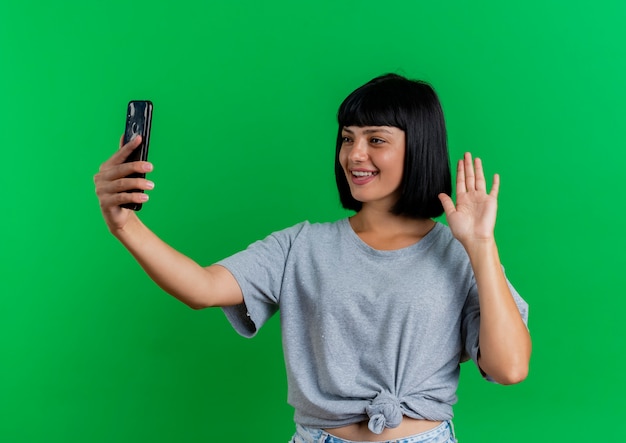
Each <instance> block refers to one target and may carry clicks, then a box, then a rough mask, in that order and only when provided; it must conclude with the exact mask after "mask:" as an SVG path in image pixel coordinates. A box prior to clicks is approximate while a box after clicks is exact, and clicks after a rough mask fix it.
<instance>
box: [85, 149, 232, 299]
mask: <svg viewBox="0 0 626 443" xmlns="http://www.w3.org/2000/svg"><path fill="white" fill-rule="evenodd" d="M140 142H141V140H140V137H137V138H135V139H134V140H132V141H130V142H129V143H127V144H126V145H124V146H122V147H121V148H120V149H119V151H117V152H116V153H115V154H114V155H113V156H112V157H111V158H110V159H109V160H107V161H106V162H104V163H103V164H102V166H101V167H100V170H99V172H98V173H97V174H96V175H95V176H94V183H95V185H96V194H97V196H98V200H99V201H100V209H101V211H102V215H103V217H104V219H105V222H106V224H107V226H108V227H109V230H110V231H111V233H112V234H113V235H114V236H115V237H116V238H117V239H118V240H119V241H120V242H121V243H122V244H123V245H124V246H125V247H126V249H128V250H129V251H130V253H131V254H132V255H133V256H134V257H135V259H136V260H137V262H138V263H139V264H140V265H141V267H142V268H143V269H144V270H145V271H146V273H147V274H148V275H149V276H150V278H152V280H154V281H155V283H157V284H158V285H159V286H160V287H161V288H163V290H165V291H166V292H168V293H169V294H171V295H173V296H174V297H176V298H177V299H179V300H180V301H182V302H183V303H185V304H186V305H188V306H190V307H192V308H194V309H200V308H204V307H209V306H227V305H235V304H239V303H242V302H243V296H242V294H241V289H240V288H239V285H238V284H237V281H236V280H235V278H234V277H233V276H232V274H231V273H230V272H228V271H227V270H226V269H225V268H223V267H221V266H216V265H213V266H209V267H207V268H203V267H202V266H200V265H198V264H197V263H196V262H194V261H193V260H191V259H190V258H189V257H186V256H185V255H183V254H181V253H180V252H178V251H176V250H175V249H173V248H171V247H170V246H169V245H167V244H166V243H165V242H163V241H162V240H161V239H159V238H158V237H157V236H156V235H155V234H154V233H153V232H152V231H150V229H148V227H146V225H144V224H143V223H142V222H141V220H140V219H139V217H137V214H136V213H135V211H132V210H129V209H125V208H121V207H120V206H119V205H120V204H122V203H130V202H134V203H139V202H145V201H147V200H148V196H147V194H143V193H138V192H134V193H129V192H125V191H127V190H130V189H143V190H149V189H152V188H153V187H154V184H153V183H152V182H151V181H149V180H146V179H142V178H126V176H127V175H129V174H130V173H132V172H149V171H151V170H152V165H151V164H150V163H148V162H133V163H124V160H125V159H126V157H128V154H130V152H131V151H132V150H133V149H135V148H136V147H137V146H139V143H140ZM120 144H121V143H120Z"/></svg>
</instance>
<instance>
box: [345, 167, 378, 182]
mask: <svg viewBox="0 0 626 443" xmlns="http://www.w3.org/2000/svg"><path fill="white" fill-rule="evenodd" d="M350 175H351V179H352V183H354V184H355V185H365V184H367V183H369V182H371V181H372V180H374V178H375V177H376V176H377V175H378V171H366V170H351V171H350Z"/></svg>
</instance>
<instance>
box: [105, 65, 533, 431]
mask: <svg viewBox="0 0 626 443" xmlns="http://www.w3.org/2000/svg"><path fill="white" fill-rule="evenodd" d="M338 120H339V129H338V136H337V147H336V161H335V173H336V181H337V187H338V189H339V196H340V199H341V202H342V204H343V206H344V207H345V208H347V209H351V210H354V211H355V214H354V215H353V216H352V217H349V218H347V219H342V220H339V221H337V222H333V223H316V224H310V223H308V222H303V223H300V224H298V225H296V226H293V227H291V228H288V229H285V230H282V231H279V232H275V233H273V234H271V235H270V236H268V237H267V238H265V239H264V240H262V241H258V242H256V243H254V244H252V245H251V246H249V247H248V248H247V249H246V250H244V251H241V252H239V253H237V254H235V255H233V256H231V257H229V258H226V259H224V260H222V261H221V262H219V263H217V264H214V265H212V266H209V267H206V268H205V267H201V266H200V265H198V264H196V263H195V262H194V261H192V260H191V259H189V258H187V257H185V256H184V255H182V254H180V253H178V252H177V251H175V250H174V249H172V248H170V247H169V246H168V245H167V244H165V243H163V242H162V241H161V240H160V239H159V238H158V237H157V236H155V235H154V234H153V233H152V232H151V231H150V230H149V229H148V228H147V227H146V226H145V225H144V224H143V223H142V222H141V221H140V219H139V218H138V217H137V215H136V214H135V213H134V212H133V211H130V210H127V209H123V208H120V206H119V205H120V204H123V203H130V202H136V203H139V202H144V201H146V200H147V195H146V194H142V193H128V192H125V191H127V190H131V189H144V190H149V189H152V187H153V184H152V183H151V182H150V181H149V180H145V179H138V178H132V179H131V178H125V177H126V176H127V175H129V174H130V173H132V172H148V171H150V170H151V169H152V165H151V164H150V163H147V162H134V163H123V161H124V159H125V158H126V157H127V156H128V154H129V153H130V152H131V151H132V150H133V149H134V148H135V147H137V146H138V144H139V139H135V140H134V141H131V142H130V143H128V144H126V145H124V146H122V147H121V149H120V150H119V151H118V152H116V153H115V154H114V155H113V156H112V157H111V158H110V159H109V160H108V161H106V162H105V163H104V164H103V165H102V166H101V168H100V172H99V173H98V174H96V176H95V184H96V193H97V195H98V197H99V200H100V206H101V209H102V213H103V216H104V219H105V221H106V223H107V225H108V227H109V229H110V231H111V232H112V233H113V235H115V236H116V237H117V238H118V239H119V240H120V241H121V242H122V243H123V244H124V246H125V247H126V248H127V249H128V250H129V251H130V252H131V253H132V254H133V255H134V257H135V258H136V259H137V261H138V262H139V263H140V264H141V266H142V267H143V268H144V269H145V271H146V272H147V273H148V274H149V275H150V277H151V278H152V279H153V280H154V281H155V282H156V283H157V284H158V285H159V286H161V287H162V288H163V289H164V290H165V291H167V292H168V293H170V294H172V295H173V296H175V297H177V298H178V299H179V300H181V301H183V302H184V303H186V304H187V305H189V306H191V307H192V308H197V309H199V308H204V307H209V306H221V307H223V309H224V312H225V313H226V315H227V317H228V319H229V320H230V322H231V323H232V325H233V326H234V327H235V329H236V330H237V331H238V332H239V333H240V334H242V335H244V336H247V337H252V336H253V335H254V334H255V333H256V331H257V330H258V328H260V327H261V326H262V325H263V324H264V323H265V321H267V319H269V318H270V317H271V316H272V315H273V314H274V313H276V312H280V317H281V329H282V336H283V346H284V354H285V364H286V368H287V376H288V389H289V403H290V404H291V405H292V406H293V407H294V408H295V422H296V434H295V435H294V436H293V438H292V440H291V441H292V442H296V443H301V442H329V443H330V442H336V443H343V442H346V441H351V442H359V441H360V442H383V441H397V442H404V443H418V442H423V443H426V442H428V443H434V442H454V441H456V440H455V437H454V433H453V431H452V425H451V419H452V415H453V414H452V405H453V404H454V403H455V402H456V394H455V392H456V388H457V384H458V378H459V371H460V368H459V365H460V363H461V362H462V361H465V360H468V359H470V358H471V359H472V360H474V362H475V363H476V364H477V366H478V368H479V369H480V371H481V373H482V374H483V375H484V376H485V377H486V378H487V379H489V380H492V381H494V382H497V383H502V384H511V383H517V382H520V381H522V380H523V379H524V378H525V377H526V374H527V372H528V363H529V359H530V353H531V341H530V336H529V333H528V329H527V327H526V321H527V305H526V303H525V302H524V301H523V300H522V299H521V298H520V296H519V295H518V294H517V293H516V291H515V290H514V289H513V288H512V286H511V285H510V284H509V282H508V281H507V279H506V277H505V275H504V273H503V270H502V266H501V264H500V260H499V257H498V249H497V246H496V242H495V239H494V226H495V221H496V207H497V196H498V187H499V177H498V176H497V175H495V176H494V179H493V186H492V189H491V191H490V192H487V187H486V182H485V176H484V172H483V168H482V164H481V161H480V160H479V159H475V160H472V157H471V155H470V154H469V153H468V154H465V156H464V158H463V159H461V160H460V161H459V162H458V165H457V181H456V191H457V197H456V204H455V203H453V201H452V200H451V198H450V194H451V183H450V181H451V180H450V170H449V160H448V152H447V145H446V132H445V124H444V118H443V112H442V110H441V106H440V103H439V100H438V98H437V96H436V94H435V92H434V91H433V89H432V88H431V87H430V86H429V85H428V84H426V83H423V82H419V81H412V80H408V79H406V78H404V77H401V76H398V75H394V74H389V75H385V76H382V77H378V78H375V79H373V80H372V81H370V82H368V83H367V84H365V85H363V86H362V87H360V88H358V89H357V90H355V91H354V92H353V93H352V94H350V95H349V96H348V97H347V98H346V100H345V101H344V102H343V103H342V105H341V107H340V109H339V113H338ZM444 211H445V214H446V218H447V221H448V225H449V228H448V227H446V226H445V225H442V224H440V223H436V222H435V221H433V217H437V216H439V215H441V214H442V213H443V212H444Z"/></svg>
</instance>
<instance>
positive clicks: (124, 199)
mask: <svg viewBox="0 0 626 443" xmlns="http://www.w3.org/2000/svg"><path fill="white" fill-rule="evenodd" d="M149 199H150V197H149V196H148V194H144V193H143V192H120V193H118V194H110V195H108V196H106V197H104V198H101V199H100V207H101V208H102V209H103V210H106V209H107V208H111V207H113V208H115V207H118V206H119V205H123V204H125V203H145V202H147V201H148V200H149Z"/></svg>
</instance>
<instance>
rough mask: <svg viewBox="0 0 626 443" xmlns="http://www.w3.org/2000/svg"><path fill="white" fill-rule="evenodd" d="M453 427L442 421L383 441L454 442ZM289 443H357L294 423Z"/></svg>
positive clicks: (406, 442) (401, 442) (388, 442)
mask: <svg viewBox="0 0 626 443" xmlns="http://www.w3.org/2000/svg"><path fill="white" fill-rule="evenodd" d="M456 441H457V439H456V438H455V437H454V427H453V426H452V422H451V421H444V422H443V423H441V424H440V425H439V426H437V427H436V428H434V429H431V430H430V431H426V432H421V433H419V434H415V435H411V436H410V437H403V438H400V439H396V440H388V441H386V442H383V443H456ZM289 443H359V442H353V441H351V440H343V439H341V438H337V437H334V436H332V435H330V434H329V433H328V432H326V431H324V430H322V429H313V428H307V427H305V426H301V425H296V434H295V435H294V436H293V438H292V439H291V440H290V442H289Z"/></svg>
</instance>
